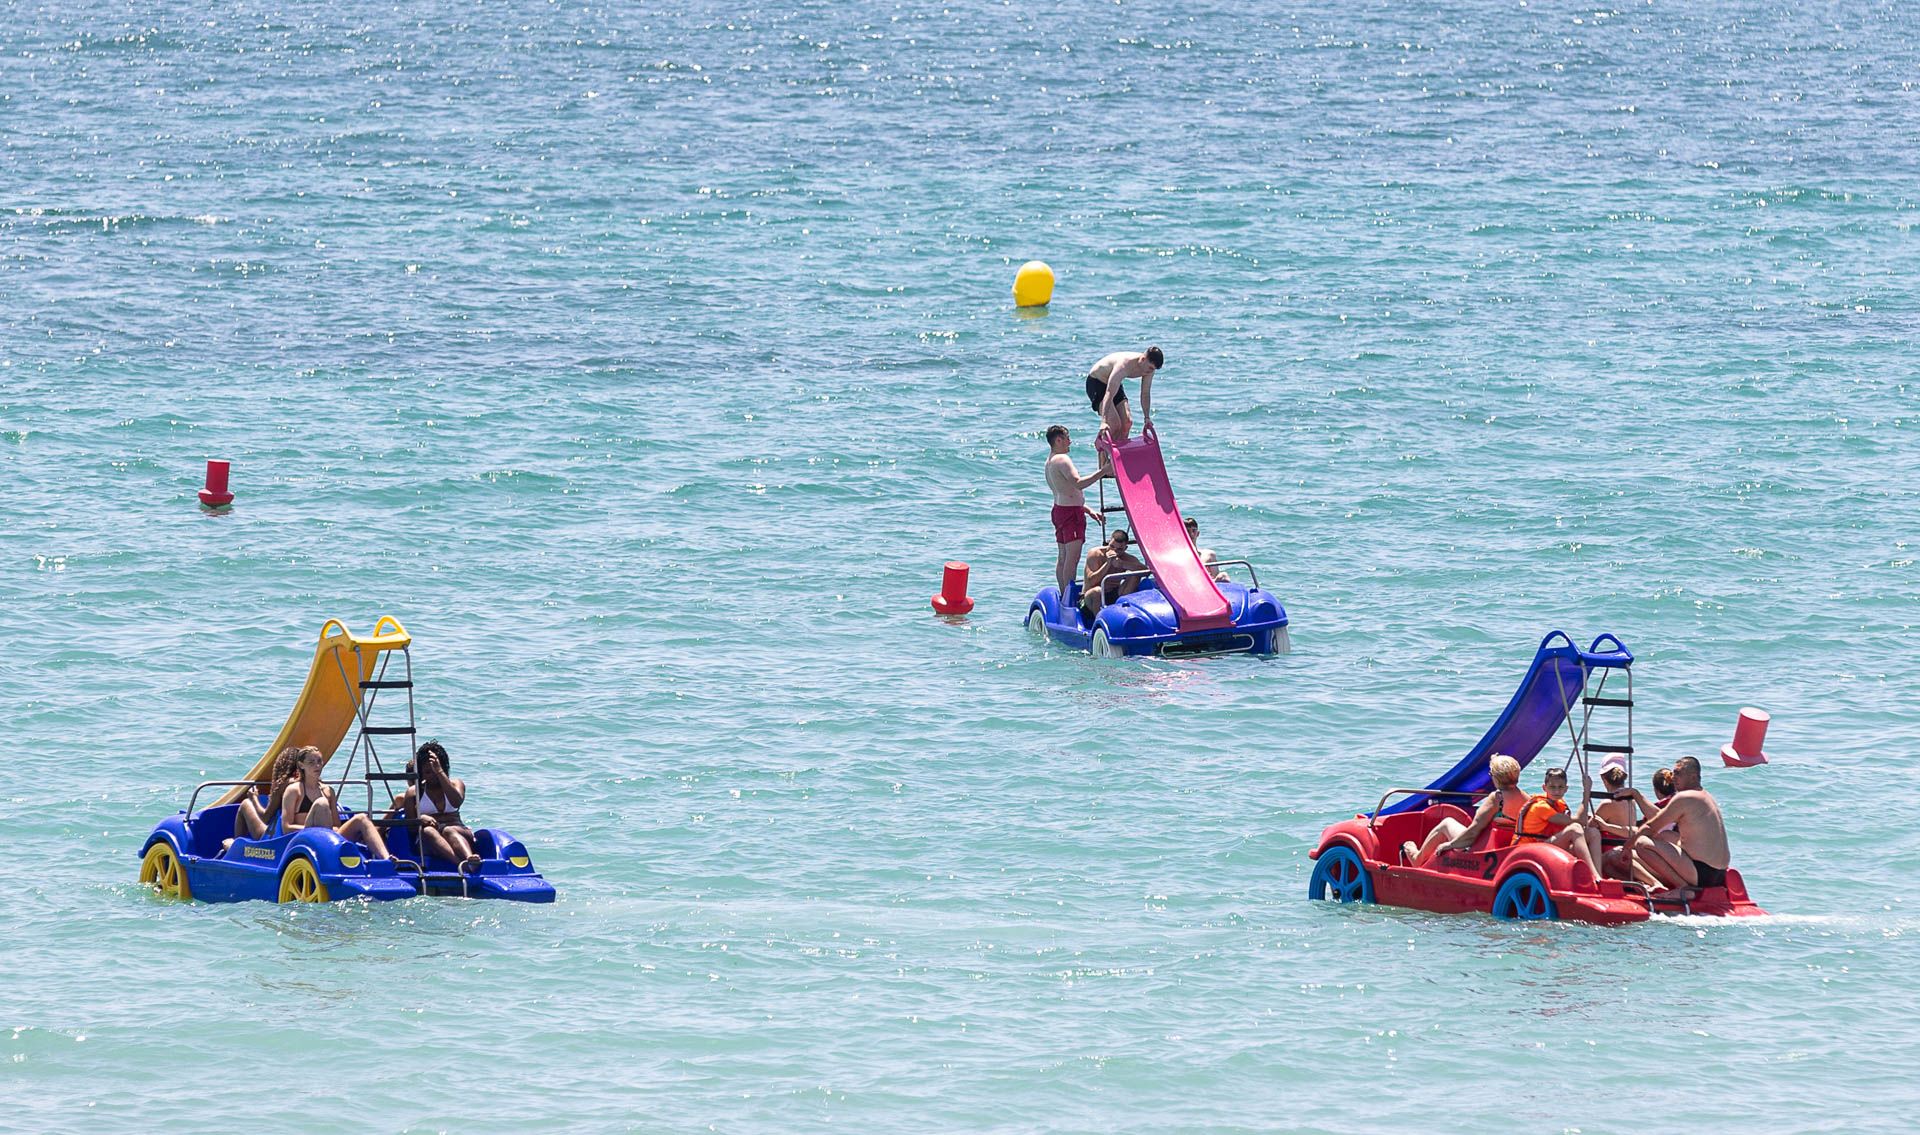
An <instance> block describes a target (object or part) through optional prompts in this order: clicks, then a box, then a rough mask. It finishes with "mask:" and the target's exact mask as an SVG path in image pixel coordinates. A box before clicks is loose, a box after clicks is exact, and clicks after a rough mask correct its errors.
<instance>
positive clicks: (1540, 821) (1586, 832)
mask: <svg viewBox="0 0 1920 1135" xmlns="http://www.w3.org/2000/svg"><path fill="white" fill-rule="evenodd" d="M1540 787H1541V791H1540V793H1539V794H1538V795H1535V796H1529V797H1528V798H1527V803H1526V805H1525V806H1524V807H1523V808H1521V809H1520V823H1519V831H1518V832H1517V833H1515V835H1514V837H1513V842H1514V843H1516V844H1524V843H1551V844H1552V845H1554V846H1555V847H1559V848H1565V849H1566V850H1567V851H1570V852H1572V853H1573V856H1574V858H1576V859H1578V860H1580V862H1582V863H1585V864H1586V865H1587V870H1589V871H1591V872H1593V877H1594V878H1596V879H1598V878H1599V877H1600V860H1599V856H1598V854H1597V852H1598V850H1599V844H1600V833H1599V831H1598V830H1597V829H1595V828H1593V827H1591V826H1590V825H1588V824H1587V820H1588V819H1590V818H1591V816H1592V813H1591V811H1590V810H1589V809H1590V808H1591V807H1592V804H1593V782H1592V781H1591V780H1586V781H1583V782H1582V785H1581V794H1580V810H1579V811H1578V812H1570V811H1568V810H1567V800H1566V796H1567V770H1566V769H1563V768H1550V769H1548V770H1547V776H1546V780H1545V781H1544V782H1542V784H1541V786H1540Z"/></svg>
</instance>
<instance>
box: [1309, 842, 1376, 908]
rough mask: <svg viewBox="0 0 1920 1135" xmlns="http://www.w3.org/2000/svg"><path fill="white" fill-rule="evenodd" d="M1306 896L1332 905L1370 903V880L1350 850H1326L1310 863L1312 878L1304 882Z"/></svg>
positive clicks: (1356, 855) (1371, 893) (1348, 848)
mask: <svg viewBox="0 0 1920 1135" xmlns="http://www.w3.org/2000/svg"><path fill="white" fill-rule="evenodd" d="M1307 897H1308V898H1310V899H1332V900H1333V901H1334V902H1342V903H1347V902H1372V901H1373V880H1372V879H1371V878H1370V877H1368V875H1367V867H1366V864H1364V863H1362V862H1361V861H1360V856H1359V854H1358V853H1357V852H1355V851H1354V850H1353V849H1352V848H1351V847H1347V846H1346V845H1344V844H1340V845H1336V846H1334V847H1329V848H1327V849H1326V850H1325V851H1323V852H1321V853H1320V858H1318V859H1316V860H1314V862H1313V877H1312V878H1311V879H1309V880H1308V881H1307Z"/></svg>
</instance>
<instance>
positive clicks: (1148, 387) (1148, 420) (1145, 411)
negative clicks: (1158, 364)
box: [1140, 367, 1153, 430]
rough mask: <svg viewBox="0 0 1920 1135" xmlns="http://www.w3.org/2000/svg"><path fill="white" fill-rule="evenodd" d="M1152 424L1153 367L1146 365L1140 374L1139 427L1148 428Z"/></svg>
mask: <svg viewBox="0 0 1920 1135" xmlns="http://www.w3.org/2000/svg"><path fill="white" fill-rule="evenodd" d="M1152 425H1153V368H1152V367H1148V368H1147V369H1146V373H1144V374H1142V375H1141V376H1140V428H1141V429H1142V430H1145V429H1148V428H1150V427H1151V426H1152Z"/></svg>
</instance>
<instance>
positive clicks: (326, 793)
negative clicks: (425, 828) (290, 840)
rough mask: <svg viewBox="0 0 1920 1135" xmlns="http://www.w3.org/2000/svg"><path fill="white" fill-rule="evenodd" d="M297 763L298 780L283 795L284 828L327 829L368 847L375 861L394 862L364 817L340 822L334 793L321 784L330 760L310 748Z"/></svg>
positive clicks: (296, 759)
mask: <svg viewBox="0 0 1920 1135" xmlns="http://www.w3.org/2000/svg"><path fill="white" fill-rule="evenodd" d="M295 761H296V767H297V769H298V770H299V776H297V777H296V778H295V779H294V781H293V783H291V784H289V785H287V786H286V788H285V789H283V790H281V793H280V817H281V827H282V828H284V829H285V830H287V831H290V832H292V831H299V830H300V829H301V828H326V829H328V830H330V831H336V832H339V833H340V834H341V835H342V836H343V837H345V838H347V839H350V840H353V841H354V842H355V843H363V844H366V846H367V850H368V851H370V852H372V853H373V857H374V858H375V859H392V858H393V855H392V853H391V852H389V851H388V850H387V841H386V840H384V839H382V838H380V829H379V828H378V827H376V826H374V823H373V821H372V820H370V819H368V818H367V816H366V814H365V813H361V814H359V815H354V816H350V817H348V818H347V819H346V820H345V821H344V822H343V821H342V820H341V819H340V811H339V806H338V805H336V804H335V803H334V799H333V789H331V788H328V787H327V786H326V785H325V784H322V783H321V782H320V770H321V769H323V768H326V767H327V758H326V757H325V756H324V755H323V754H322V753H321V752H320V750H318V749H316V748H314V747H313V746H311V745H308V746H306V747H305V748H303V749H301V750H300V751H299V752H298V753H297V754H296V757H295Z"/></svg>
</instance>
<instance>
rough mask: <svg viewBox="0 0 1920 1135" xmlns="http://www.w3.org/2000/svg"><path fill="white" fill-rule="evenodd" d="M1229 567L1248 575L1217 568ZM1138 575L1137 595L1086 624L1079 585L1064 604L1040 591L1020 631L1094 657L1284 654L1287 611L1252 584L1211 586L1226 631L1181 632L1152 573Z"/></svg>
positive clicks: (1054, 591)
mask: <svg viewBox="0 0 1920 1135" xmlns="http://www.w3.org/2000/svg"><path fill="white" fill-rule="evenodd" d="M1236 564H1237V565H1239V566H1243V567H1245V568H1246V569H1247V570H1248V572H1249V573H1251V572H1252V570H1253V567H1252V565H1251V564H1248V563H1247V562H1246V561H1245V560H1230V561H1226V562H1225V563H1223V564H1221V565H1220V566H1222V567H1226V566H1232V565H1236ZM1138 574H1140V575H1141V576H1142V579H1141V583H1140V587H1139V589H1138V590H1137V591H1134V592H1133V593H1132V594H1130V595H1123V596H1121V597H1120V598H1119V599H1118V600H1116V601H1114V602H1112V603H1109V604H1107V605H1106V606H1105V607H1103V608H1102V609H1101V611H1100V613H1099V614H1098V615H1096V616H1094V617H1093V618H1092V619H1088V618H1087V616H1086V613H1085V612H1084V611H1083V610H1081V607H1080V583H1079V581H1078V580H1075V581H1074V582H1073V583H1072V584H1070V585H1069V586H1068V588H1067V601H1066V603H1064V604H1062V603H1061V601H1060V589H1059V588H1058V587H1046V588H1042V589H1041V591H1040V594H1038V595H1036V596H1034V597H1033V603H1032V605H1031V606H1029V607H1028V608H1027V629H1028V630H1030V631H1033V632H1035V633H1036V634H1042V635H1045V636H1046V637H1047V639H1049V640H1050V641H1053V642H1057V643H1059V644H1060V645H1062V646H1067V647H1071V648H1073V649H1075V650H1085V651H1088V652H1090V653H1092V654H1093V655H1094V656H1095V657H1098V658H1122V657H1132V656H1158V657H1161V658H1197V657H1205V656H1207V655H1216V654H1285V653H1287V651H1288V650H1289V649H1290V648H1291V640H1290V639H1289V636H1288V633H1287V611H1286V608H1285V607H1282V606H1281V605H1280V600H1279V599H1277V598H1275V597H1274V596H1273V595H1272V593H1270V592H1268V591H1266V590H1264V589H1262V588H1261V587H1260V584H1259V581H1258V579H1257V578H1256V579H1255V580H1254V582H1252V583H1235V582H1232V581H1221V582H1220V583H1218V584H1217V585H1216V586H1218V588H1219V590H1220V594H1221V596H1222V597H1223V598H1225V599H1226V601H1227V605H1228V607H1229V609H1230V610H1231V612H1232V616H1233V621H1232V624H1231V625H1229V626H1224V627H1209V628H1204V629H1200V630H1185V631H1183V630H1181V628H1180V613H1179V612H1178V611H1177V610H1175V609H1174V605H1173V603H1172V602H1171V601H1169V600H1168V598H1167V597H1166V595H1165V594H1163V593H1162V592H1161V591H1160V589H1159V588H1157V587H1155V586H1154V580H1153V575H1152V573H1151V572H1145V573H1138ZM1113 578H1115V579H1121V578H1124V577H1123V576H1120V575H1115V576H1114V577H1113Z"/></svg>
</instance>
